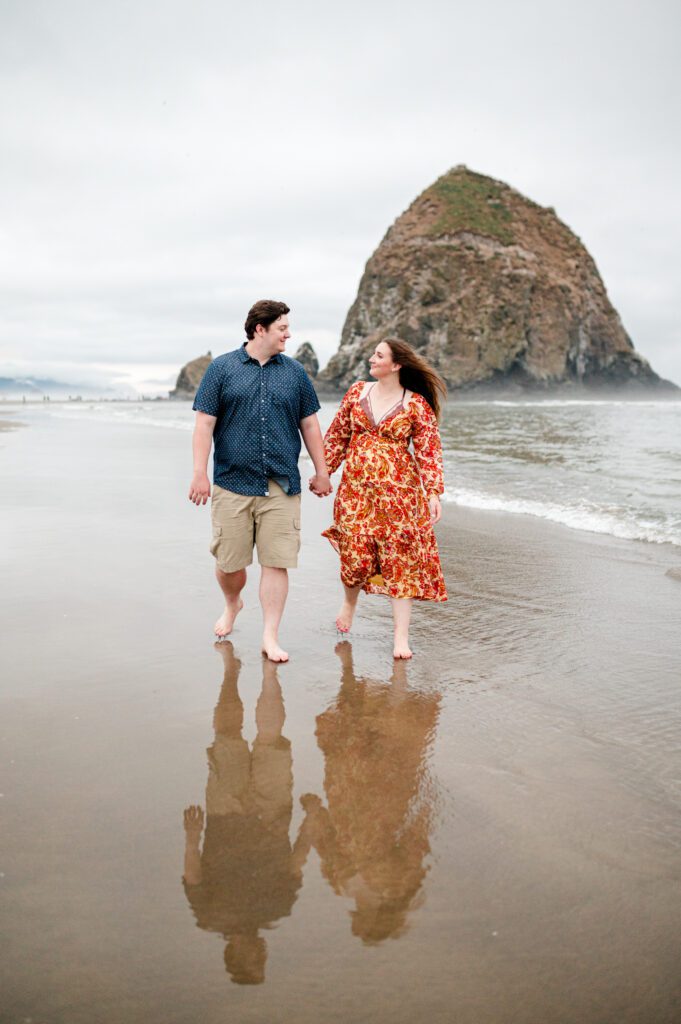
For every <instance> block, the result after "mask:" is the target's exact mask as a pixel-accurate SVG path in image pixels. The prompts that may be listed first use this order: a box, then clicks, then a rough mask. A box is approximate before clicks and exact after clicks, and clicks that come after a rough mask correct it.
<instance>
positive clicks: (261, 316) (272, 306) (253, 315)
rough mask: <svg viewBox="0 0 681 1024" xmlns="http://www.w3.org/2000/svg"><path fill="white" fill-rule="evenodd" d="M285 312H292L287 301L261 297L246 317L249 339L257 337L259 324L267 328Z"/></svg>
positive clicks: (245, 325)
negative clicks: (256, 330)
mask: <svg viewBox="0 0 681 1024" xmlns="http://www.w3.org/2000/svg"><path fill="white" fill-rule="evenodd" d="M285 313H290V310H289V307H288V306H287V305H286V303H285V302H277V301H276V300H275V299H260V300H259V301H258V302H256V303H255V305H254V306H251V308H250V309H249V311H248V316H247V317H246V323H245V324H244V330H245V331H246V337H247V338H248V340H249V341H251V340H252V339H253V338H254V337H255V329H256V327H257V326H258V324H261V325H262V326H263V327H265V328H267V327H269V326H270V324H273V323H274V321H275V320H278V319H279V317H280V316H284V314H285Z"/></svg>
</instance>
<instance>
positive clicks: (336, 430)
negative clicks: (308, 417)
mask: <svg viewBox="0 0 681 1024" xmlns="http://www.w3.org/2000/svg"><path fill="white" fill-rule="evenodd" d="M356 390H357V385H356V384H353V385H352V387H351V388H350V389H349V391H346V393H345V395H344V396H343V401H342V402H341V404H340V408H339V410H338V412H337V413H336V415H335V416H334V418H333V423H332V424H331V426H330V427H329V429H328V430H327V432H326V434H325V435H324V458H325V459H326V465H327V466H328V469H329V473H335V472H336V470H337V469H338V467H339V466H340V464H341V462H342V461H343V459H344V458H345V453H346V451H347V448H348V444H349V443H350V438H351V437H352V422H351V412H352V403H353V400H354V397H355V395H354V393H355V391H356Z"/></svg>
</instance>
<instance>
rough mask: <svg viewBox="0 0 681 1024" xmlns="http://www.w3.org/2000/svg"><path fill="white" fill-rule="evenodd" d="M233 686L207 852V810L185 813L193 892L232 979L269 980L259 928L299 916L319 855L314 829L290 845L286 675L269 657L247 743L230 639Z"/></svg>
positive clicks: (216, 766)
mask: <svg viewBox="0 0 681 1024" xmlns="http://www.w3.org/2000/svg"><path fill="white" fill-rule="evenodd" d="M216 649H217V650H218V651H219V652H220V653H221V655H222V658H223V661H224V668H225V674H224V680H223V684H222V690H221V692H220V698H219V700H218V703H217V706H216V708H215V714H214V718H213V724H214V728H215V740H214V741H213V743H212V744H211V746H210V747H209V748H208V751H207V753H208V782H207V784H206V816H205V835H204V838H203V849H201V835H202V832H203V828H204V813H203V810H202V808H201V807H199V806H192V807H188V808H187V809H186V810H185V812H184V829H185V839H186V842H185V861H184V878H183V884H184V890H185V893H186V895H187V899H188V901H189V903H190V905H191V908H192V910H193V911H194V915H195V917H196V923H197V925H198V927H199V928H205V929H206V931H211V932H217V933H219V934H221V935H222V936H223V938H224V939H225V940H226V946H225V967H226V969H227V971H228V972H229V975H230V977H231V978H232V980H233V981H235V982H237V983H238V984H242V985H257V984H260V983H261V982H263V981H264V980H265V962H266V959H267V946H266V943H265V939H264V938H263V937H262V936H261V935H260V930H261V929H264V928H269V927H271V926H272V925H273V924H274V923H275V922H276V921H278V920H279V919H280V918H282V917H287V916H288V915H289V914H290V913H291V908H292V907H293V904H294V903H295V901H296V898H297V894H298V890H299V888H300V886H301V882H302V868H303V864H304V863H305V859H306V857H307V854H308V852H309V849H310V839H309V838H308V833H309V826H307V825H306V824H305V823H303V825H302V826H301V829H300V833H299V835H298V838H297V840H296V842H295V844H294V846H293V847H292V846H291V843H290V841H289V826H290V823H291V809H292V802H293V797H292V789H293V772H292V758H291V743H290V741H289V740H287V739H286V738H285V737H284V736H282V734H281V731H282V728H283V725H284V720H285V717H286V716H285V712H284V701H283V699H282V693H281V687H280V685H279V680H278V679H277V670H276V666H275V665H274V664H273V662H270V661H267V660H264V661H263V680H262V691H261V693H260V697H259V698H258V703H257V706H256V712H255V720H256V725H257V736H256V738H255V740H254V742H253V746H252V749H249V746H248V743H247V741H246V740H245V739H244V738H243V737H242V735H241V731H242V728H243V718H244V709H243V704H242V702H241V698H240V696H239V691H238V688H237V683H238V677H239V670H240V668H241V662H240V661H239V660H238V659H237V658H236V657H235V656H234V649H233V647H232V644H231V643H229V642H225V643H221V644H219V645H217V644H216Z"/></svg>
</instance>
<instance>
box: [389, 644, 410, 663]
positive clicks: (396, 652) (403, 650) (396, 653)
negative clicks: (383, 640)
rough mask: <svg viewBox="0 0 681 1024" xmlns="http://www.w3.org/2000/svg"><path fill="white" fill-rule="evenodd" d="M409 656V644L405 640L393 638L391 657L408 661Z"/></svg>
mask: <svg viewBox="0 0 681 1024" xmlns="http://www.w3.org/2000/svg"><path fill="white" fill-rule="evenodd" d="M411 656H412V653H411V649H410V647H409V644H408V643H407V642H406V641H405V640H395V645H394V647H393V658H403V659H404V660H405V661H408V660H409V658H411Z"/></svg>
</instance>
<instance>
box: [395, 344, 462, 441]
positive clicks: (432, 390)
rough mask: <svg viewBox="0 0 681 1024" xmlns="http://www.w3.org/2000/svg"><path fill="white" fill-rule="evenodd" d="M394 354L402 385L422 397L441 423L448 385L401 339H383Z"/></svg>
mask: <svg viewBox="0 0 681 1024" xmlns="http://www.w3.org/2000/svg"><path fill="white" fill-rule="evenodd" d="M383 341H384V342H385V343H386V345H387V346H388V347H389V349H390V351H391V352H392V354H393V361H394V362H396V363H399V364H400V384H401V385H402V387H403V388H408V389H409V391H415V392H416V394H417V395H422V396H423V398H425V400H426V402H427V403H428V405H429V406H430V407H431V409H432V410H433V412H434V413H435V418H436V419H437V420H438V421H439V419H440V414H441V412H442V402H444V400H445V399H446V397H447V385H446V384H445V382H444V381H443V379H442V377H441V376H440V374H439V373H437V371H436V370H434V369H433V367H432V366H431V365H430V364H429V363H427V362H426V361H425V359H423V358H422V356H420V355H419V354H418V353H417V352H415V351H414V349H413V348H412V347H411V345H407V343H406V341H401V340H400V339H399V338H383Z"/></svg>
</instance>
